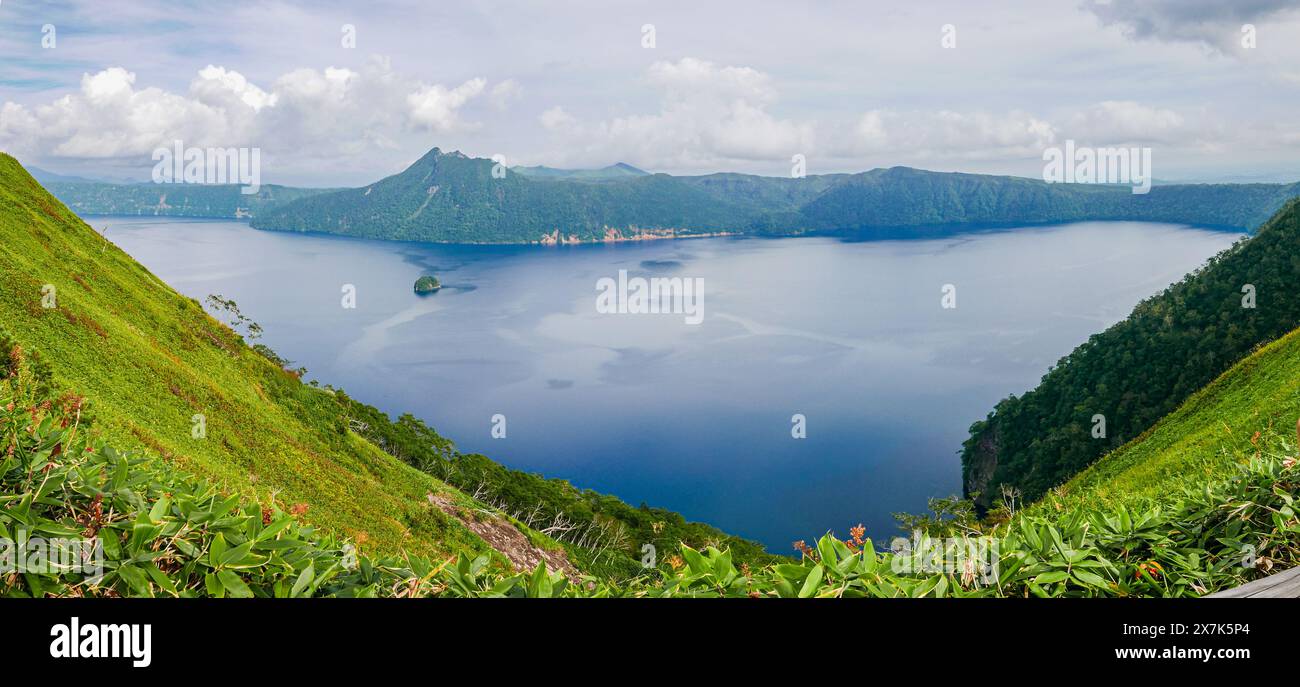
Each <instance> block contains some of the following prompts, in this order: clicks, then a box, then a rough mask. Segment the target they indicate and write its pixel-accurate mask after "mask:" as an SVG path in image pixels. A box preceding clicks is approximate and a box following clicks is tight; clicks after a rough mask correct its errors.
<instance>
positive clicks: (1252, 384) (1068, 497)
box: [1034, 330, 1300, 510]
mask: <svg viewBox="0 0 1300 687" xmlns="http://www.w3.org/2000/svg"><path fill="white" fill-rule="evenodd" d="M1297 417H1300V330H1296V331H1293V332H1291V333H1290V334H1287V335H1286V336H1284V337H1282V338H1281V339H1279V340H1277V341H1274V342H1273V343H1270V344H1268V345H1267V346H1265V347H1263V348H1261V349H1260V350H1258V351H1256V352H1255V353H1253V354H1251V355H1250V356H1248V357H1247V358H1246V359H1245V360H1242V361H1241V362H1239V363H1237V364H1236V365H1234V366H1232V368H1231V369H1229V370H1228V371H1227V372H1225V373H1223V375H1221V376H1220V377H1219V378H1218V379H1216V380H1214V382H1212V383H1211V384H1210V385H1209V386H1207V387H1205V388H1204V389H1201V390H1200V391H1197V392H1196V393H1194V394H1192V396H1191V398H1189V399H1187V401H1186V402H1185V403H1183V404H1182V406H1180V407H1179V408H1178V409H1177V410H1175V411H1174V412H1172V413H1170V414H1169V415H1167V416H1165V417H1164V418H1163V419H1161V420H1160V421H1159V422H1157V423H1156V425H1155V426H1154V427H1152V428H1151V429H1150V430H1149V431H1147V432H1145V433H1143V434H1142V435H1141V436H1140V437H1138V438H1137V439H1136V440H1134V441H1131V442H1129V443H1128V444H1125V445H1124V446H1122V447H1120V448H1119V449H1117V450H1115V451H1113V452H1111V453H1110V454H1109V455H1107V456H1105V457H1104V458H1102V459H1101V460H1099V461H1097V462H1096V463H1094V464H1093V465H1092V466H1091V467H1089V468H1088V469H1086V470H1084V471H1083V472H1081V473H1079V474H1078V475H1076V476H1075V477H1074V478H1073V479H1071V480H1070V481H1068V482H1066V483H1065V484H1064V485H1062V486H1061V487H1059V488H1057V489H1054V490H1052V491H1051V492H1050V493H1049V495H1048V497H1047V498H1045V499H1043V500H1042V501H1040V502H1039V503H1038V504H1036V505H1035V506H1034V508H1035V509H1037V510H1047V509H1049V508H1055V507H1057V506H1058V505H1065V506H1082V505H1085V504H1092V505H1093V506H1095V507H1105V508H1116V507H1121V506H1122V507H1127V508H1147V507H1150V506H1152V505H1156V504H1161V503H1165V502H1167V501H1168V500H1169V499H1170V498H1171V497H1172V496H1174V495H1177V494H1180V493H1182V492H1183V491H1184V490H1185V489H1195V488H1197V487H1198V485H1202V484H1205V483H1206V482H1213V481H1215V480H1217V479H1219V477H1220V476H1221V475H1225V474H1230V473H1232V472H1233V470H1235V469H1236V468H1237V466H1240V465H1244V464H1246V463H1248V462H1249V461H1251V460H1252V459H1256V458H1259V457H1260V456H1261V455H1264V454H1285V453H1286V452H1287V451H1288V448H1289V447H1288V445H1287V444H1286V442H1283V441H1281V440H1280V438H1281V436H1282V435H1284V434H1285V433H1286V432H1287V430H1288V428H1289V427H1290V426H1291V425H1292V424H1293V423H1294V422H1295V420H1296V418H1297Z"/></svg>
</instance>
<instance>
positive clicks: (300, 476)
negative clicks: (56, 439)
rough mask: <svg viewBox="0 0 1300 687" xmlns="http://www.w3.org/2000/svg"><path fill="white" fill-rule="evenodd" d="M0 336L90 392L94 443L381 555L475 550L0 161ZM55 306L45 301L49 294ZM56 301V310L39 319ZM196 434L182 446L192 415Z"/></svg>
mask: <svg viewBox="0 0 1300 687" xmlns="http://www.w3.org/2000/svg"><path fill="white" fill-rule="evenodd" d="M0 237H3V240H2V241H0V284H2V285H3V286H0V327H3V328H4V329H6V330H8V331H9V333H10V334H11V335H12V336H13V337H14V338H15V339H16V340H17V341H18V342H19V343H20V344H21V345H22V346H23V347H24V348H26V349H27V350H32V349H35V350H37V351H38V352H40V353H41V354H43V356H44V358H45V359H46V360H47V361H49V362H50V363H52V365H53V367H54V369H55V372H56V375H57V378H58V381H59V382H60V383H62V384H64V385H66V386H67V387H69V388H72V389H76V390H77V391H78V392H80V393H84V394H86V395H87V397H88V398H89V400H90V401H91V404H92V406H93V407H94V408H95V409H96V414H97V416H98V420H99V422H98V427H99V428H100V431H102V432H103V434H104V438H105V439H107V440H110V441H111V442H112V443H113V444H114V445H115V446H117V447H118V448H119V449H123V450H130V449H136V448H143V449H148V450H149V451H150V452H151V453H154V454H158V455H161V456H163V457H164V458H166V459H169V460H170V461H172V462H174V463H176V464H178V465H179V466H181V467H182V468H184V469H186V470H188V471H191V472H193V473H197V474H198V475H201V476H205V477H211V478H214V479H215V480H217V481H218V482H219V483H221V484H222V485H224V486H226V487H229V488H232V489H236V490H239V491H241V492H243V493H246V494H258V495H261V496H263V497H265V496H267V495H269V494H274V495H275V497H276V498H277V499H278V500H279V501H280V502H282V503H284V504H298V503H304V504H306V505H307V507H308V509H309V510H308V518H309V519H310V520H311V521H312V522H314V523H316V524H318V525H321V526H323V527H325V528H327V529H329V530H330V531H333V532H335V533H337V534H340V535H347V536H351V537H354V538H358V539H360V540H362V541H363V546H373V547H375V548H376V549H378V550H383V551H390V552H391V551H397V550H399V549H409V550H411V551H414V552H419V553H425V554H430V555H434V554H436V555H444V554H448V553H451V552H453V551H458V550H485V549H486V545H485V544H484V542H483V541H482V540H480V539H479V538H478V537H477V536H475V535H474V534H473V533H472V532H471V531H470V530H469V529H467V528H466V527H465V526H464V525H463V524H461V522H460V521H459V520H457V519H455V518H453V517H450V516H447V515H445V514H444V512H443V511H442V510H440V509H438V508H435V507H433V506H432V505H431V504H430V503H429V501H428V499H427V498H426V495H427V494H429V493H431V492H432V493H434V494H445V495H447V497H448V498H451V499H455V500H460V501H466V500H467V499H465V497H464V496H463V495H462V494H460V493H459V492H455V491H454V490H452V489H451V488H450V487H448V486H447V485H445V484H444V483H442V482H441V481H439V480H437V479H434V478H433V477H431V476H429V475H427V474H424V473H421V472H419V471H417V470H415V469H414V468H411V467H409V466H407V465H405V464H403V463H401V462H400V461H398V460H396V459H393V458H391V457H389V456H388V455H386V454H384V453H383V452H381V451H380V450H378V449H377V448H375V447H374V446H373V445H372V444H371V443H369V442H367V441H365V440H363V439H361V438H360V437H358V436H357V435H355V434H353V433H351V432H349V431H347V429H346V426H345V425H344V423H343V421H342V419H341V414H340V412H339V410H338V404H337V403H336V402H335V400H334V399H333V397H332V396H330V395H329V394H328V393H327V392H324V391H321V390H317V389H313V388H311V387H308V386H305V385H303V384H301V383H300V382H299V380H298V379H297V378H296V377H294V376H293V375H291V374H289V373H287V372H285V371H283V370H281V369H279V368H278V367H277V366H276V365H274V364H272V363H271V362H269V361H268V360H267V359H265V358H263V357H262V356H260V355H257V354H256V353H254V352H252V351H251V350H250V349H249V348H248V347H247V346H245V345H244V344H243V342H242V341H241V340H240V339H239V337H238V336H237V335H235V334H234V332H232V331H231V330H230V329H229V328H227V327H226V326H225V325H223V324H221V323H219V322H217V321H216V320H215V319H213V318H212V317H210V316H209V315H208V314H206V313H205V312H204V311H203V309H202V308H201V307H200V306H199V304H198V303H196V302H194V301H192V300H190V299H188V298H185V297H183V296H181V295H180V294H178V293H176V292H175V291H173V290H172V289H171V288H169V287H168V286H166V285H165V284H163V283H162V282H160V281H159V280H158V279H157V278H155V277H154V276H153V275H152V274H150V273H149V272H148V271H147V270H146V269H145V268H144V267H142V266H141V265H139V264H138V263H137V262H135V261H134V260H132V259H131V258H130V257H129V256H128V255H126V254H125V253H123V252H122V251H121V250H119V249H118V248H117V247H116V246H114V245H113V244H111V243H109V242H108V241H106V240H105V239H104V238H103V237H101V236H100V235H99V234H98V233H96V232H95V231H94V230H93V229H92V228H91V227H89V226H88V225H86V224H85V223H84V222H82V221H81V220H80V219H79V218H78V217H77V216H76V215H74V214H73V213H72V212H71V211H70V210H68V209H67V208H66V207H64V206H63V205H62V204H60V203H59V202H58V201H56V200H55V199H54V198H53V197H51V196H50V195H49V194H48V193H46V192H45V191H44V189H42V188H41V187H40V186H39V185H38V184H37V183H36V181H35V180H33V179H32V178H31V177H30V176H29V175H28V174H27V173H26V171H25V170H23V168H22V167H21V166H20V165H19V164H18V162H17V161H15V160H14V159H13V158H11V157H9V156H7V155H0ZM47 284H48V285H52V286H53V287H54V289H55V290H54V292H53V293H54V297H55V298H54V301H53V302H46V303H43V296H42V291H43V289H45V288H46V285H47ZM45 305H54V306H55V307H44V306H45ZM196 414H202V415H204V416H205V418H206V438H202V439H195V438H193V436H192V428H193V426H194V420H193V418H194V416H195V415H196Z"/></svg>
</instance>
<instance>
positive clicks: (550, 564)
mask: <svg viewBox="0 0 1300 687" xmlns="http://www.w3.org/2000/svg"><path fill="white" fill-rule="evenodd" d="M427 498H428V499H429V503H430V504H432V505H434V506H436V507H438V508H440V509H441V510H442V512H444V513H446V514H447V515H450V516H452V517H454V518H456V519H457V520H460V521H461V522H462V523H464V525H465V526H466V527H468V528H469V529H470V531H471V532H473V533H474V534H477V535H478V536H479V538H481V539H482V540H483V541H485V542H487V543H488V546H491V547H492V548H493V549H496V550H497V551H499V552H501V554H502V555H504V556H505V557H506V558H508V559H510V563H511V564H512V565H514V566H515V570H518V571H521V572H531V571H532V570H535V569H536V568H537V564H538V563H541V562H542V561H546V569H547V570H550V571H551V572H556V571H559V572H562V573H564V575H565V577H567V578H569V580H577V579H579V578H580V577H581V576H582V573H581V572H579V571H578V569H577V568H575V567H573V564H572V563H570V562H569V559H568V557H567V556H565V555H564V552H563V551H549V550H546V549H543V548H541V547H539V546H536V545H534V544H533V543H532V542H530V541H528V537H526V536H525V535H524V533H523V532H520V531H519V528H517V527H515V525H514V523H512V522H510V520H509V519H507V518H505V517H502V516H500V515H496V514H492V513H483V512H478V511H475V512H466V511H465V509H463V508H461V507H459V506H457V505H456V504H455V503H452V501H451V498H450V497H448V496H447V495H446V494H433V493H430V494H429V495H428V497H427Z"/></svg>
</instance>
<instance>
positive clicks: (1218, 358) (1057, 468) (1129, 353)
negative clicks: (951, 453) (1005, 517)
mask: <svg viewBox="0 0 1300 687" xmlns="http://www.w3.org/2000/svg"><path fill="white" fill-rule="evenodd" d="M1298 242H1300V201H1291V202H1290V203H1288V204H1287V205H1286V207H1284V208H1283V209H1282V210H1280V211H1279V212H1278V213H1277V214H1276V215H1275V216H1274V217H1273V218H1272V219H1270V220H1269V221H1268V222H1267V223H1266V224H1265V225H1264V226H1263V227H1262V228H1261V229H1260V231H1259V233H1258V235H1257V236H1255V237H1253V238H1250V239H1248V240H1245V241H1243V242H1240V243H1238V244H1237V245H1235V246H1234V247H1233V248H1231V249H1229V250H1227V251H1225V252H1224V253H1222V254H1220V255H1218V256H1216V257H1214V258H1212V259H1211V260H1210V261H1209V262H1208V263H1207V265H1206V266H1205V267H1204V268H1202V269H1201V270H1200V271H1198V272H1196V273H1193V274H1191V275H1188V276H1187V277H1186V278H1185V279H1183V280H1182V281H1181V282H1179V283H1177V284H1174V285H1173V286H1171V287H1169V288H1168V289H1166V290H1165V291H1163V292H1161V293H1159V294H1157V295H1155V296H1152V297H1151V298H1148V299H1146V300H1145V301H1143V302H1142V303H1140V304H1139V305H1138V306H1137V307H1136V308H1135V309H1134V310H1133V313H1132V314H1131V315H1129V317H1128V318H1127V319H1125V320H1124V321H1122V322H1120V323H1118V324H1116V325H1114V326H1112V327H1111V328H1109V329H1107V330H1106V331H1104V332H1101V333H1099V334H1096V335H1094V336H1092V337H1091V338H1089V339H1088V341H1087V342H1086V343H1084V344H1083V345H1081V346H1079V347H1078V348H1076V349H1075V350H1074V351H1073V352H1072V353H1070V354H1069V355H1068V356H1066V357H1064V358H1062V359H1061V360H1060V361H1059V362H1058V363H1057V364H1056V365H1055V366H1054V367H1053V368H1052V369H1051V370H1050V371H1049V372H1048V373H1047V374H1046V375H1045V376H1044V377H1043V379H1042V382H1041V383H1040V384H1039V386H1038V387H1037V388H1035V389H1034V390H1032V391H1030V392H1028V393H1026V394H1024V395H1022V396H1011V397H1009V398H1007V399H1005V400H1003V401H1001V402H1000V403H998V404H997V406H996V407H995V408H994V409H993V411H992V412H991V413H989V415H988V417H987V418H986V419H984V420H980V421H978V422H976V423H975V424H973V425H972V426H971V436H970V438H969V439H968V440H967V441H966V442H965V444H964V448H963V452H962V469H963V477H964V483H965V488H966V491H967V493H969V494H976V493H978V494H979V498H980V501H981V502H982V503H985V504H988V503H991V502H992V500H993V499H995V498H997V496H998V493H999V491H1000V489H1001V487H1002V486H1003V485H1007V486H1013V487H1016V488H1018V489H1019V490H1020V491H1021V493H1022V494H1023V496H1024V497H1025V498H1027V499H1034V498H1037V497H1039V496H1041V495H1042V494H1043V493H1044V492H1045V491H1046V490H1048V489H1050V488H1052V487H1054V486H1056V485H1058V484H1060V483H1062V482H1064V481H1065V480H1066V479H1068V478H1069V477H1070V476H1072V475H1074V474H1075V473H1077V472H1079V471H1080V470H1082V469H1083V468H1085V467H1087V466H1088V465H1089V464H1090V463H1092V462H1093V461H1094V460H1096V459H1097V458H1098V457H1099V456H1101V455H1102V454H1103V453H1106V452H1108V451H1111V450H1113V449H1115V448H1118V447H1119V446H1121V445H1123V444H1124V443H1126V442H1127V441H1129V440H1131V439H1133V438H1135V437H1137V436H1138V435H1139V434H1141V433H1142V432H1144V431H1146V430H1147V429H1148V428H1150V427H1151V426H1152V425H1154V424H1155V423H1156V421H1157V420H1159V419H1160V418H1161V417H1163V416H1164V415H1165V414H1167V413H1169V412H1170V411H1172V410H1173V409H1174V408H1176V407H1178V406H1179V405H1180V404H1181V403H1183V402H1184V401H1185V400H1186V399H1187V398H1189V397H1190V396H1191V395H1192V394H1193V392H1195V391H1196V390H1198V389H1200V388H1201V387H1203V386H1205V385H1206V384H1208V383H1209V382H1210V381H1211V380H1213V379H1214V378H1215V377H1217V376H1218V375H1219V374H1221V373H1222V372H1223V371H1224V370H1226V369H1228V367H1230V366H1231V365H1233V364H1234V363H1236V362H1237V361H1238V360H1241V359H1242V358H1244V357H1245V356H1246V355H1248V354H1249V353H1250V352H1251V351H1252V350H1254V349H1255V348H1256V347H1258V346H1261V345H1263V344H1266V343H1268V342H1270V341H1273V340H1274V339H1277V338H1278V337H1280V336H1282V335H1283V334H1285V333H1287V332H1289V331H1291V330H1292V329H1294V328H1295V327H1296V326H1298V325H1300V299H1297V298H1296V297H1295V291H1294V289H1295V285H1296V284H1297V283H1298V282H1300V253H1297V251H1296V246H1297V245H1300V243H1298ZM1098 415H1101V416H1104V418H1105V436H1104V437H1096V438H1094V427H1096V426H1097V423H1096V421H1095V419H1094V418H1095V416H1098Z"/></svg>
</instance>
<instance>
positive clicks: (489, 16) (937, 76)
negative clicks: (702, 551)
mask: <svg viewBox="0 0 1300 687" xmlns="http://www.w3.org/2000/svg"><path fill="white" fill-rule="evenodd" d="M1067 139H1068V140H1074V141H1076V143H1077V145H1080V146H1096V147H1101V146H1132V147H1149V148H1151V149H1152V160H1153V162H1152V164H1153V170H1152V173H1153V175H1154V176H1155V177H1156V178H1157V179H1160V180H1166V181H1295V180H1300V0H1109V1H1108V2H1107V1H1103V0H1059V1H1058V0H1035V1H1030V0H1020V1H1005V2H1004V1H998V0H989V1H986V2H971V1H970V0H958V1H954V2H924V1H916V0H906V1H904V0H898V1H897V2H864V1H862V0H857V1H852V2H839V1H836V0H824V1H819V2H803V3H791V2H768V1H767V0H745V1H736V2H733V1H732V0H707V1H701V0H693V1H690V2H675V1H672V0H655V1H653V2H642V1H639V0H627V1H614V0H592V1H587V0H573V1H568V2H566V1H563V0H551V1H550V2H544V3H543V2H522V1H520V0H515V1H507V0H498V1H475V0H462V1H459V2H431V1H429V0H424V1H423V2H420V1H414V2H406V1H401V2H379V1H376V2H331V1H329V0H314V1H311V2H288V1H278V2H231V3H224V2H223V3H215V2H184V1H172V2H131V1H129V0H114V1H113V2H111V3H106V2H102V1H100V2H89V1H87V2H82V1H72V0H66V1H65V0H53V1H44V0H0V150H4V151H5V152H8V153H10V154H12V155H15V156H16V157H18V159H19V160H20V161H22V162H23V163H24V164H27V165H30V166H37V167H40V168H43V169H46V170H49V171H54V172H58V173H62V174H73V175H81V176H90V177H96V178H109V179H130V180H137V181H147V180H148V179H149V177H150V172H151V170H152V168H153V166H154V162H153V158H152V153H153V151H154V150H156V149H157V148H159V147H168V148H170V147H172V146H173V145H174V142H175V141H178V140H179V141H182V142H183V143H184V145H185V146H195V147H249V148H257V149H259V150H260V154H261V163H262V180H263V182H264V183H281V184H291V185H303V186H349V185H351V186H356V185H363V184H366V183H368V182H371V181H374V180H376V179H378V178H381V177H384V176H387V175H390V174H394V173H397V172H399V171H401V169H403V168H404V167H405V166H406V165H408V164H410V163H411V162H413V161H414V160H416V159H418V158H419V157H420V156H421V155H423V154H424V153H425V152H426V151H428V150H429V149H430V148H432V147H435V146H437V147H439V148H442V149H443V150H460V151H462V152H464V153H465V154H467V155H471V156H475V157H492V156H501V159H503V160H504V161H505V162H506V164H508V165H511V166H513V165H535V164H545V165H549V166H555V167H571V168H588V167H601V166H604V165H608V164H613V163H616V162H625V163H628V164H631V165H634V166H637V167H640V168H642V169H646V170H649V171H653V172H667V173H672V174H705V173H710V172H716V171H738V172H748V173H756V174H771V175H789V174H790V170H791V168H792V158H793V157H794V156H796V155H802V156H804V158H803V159H804V160H805V161H806V163H805V164H806V169H807V173H809V174H819V173H829V172H858V171H863V170H867V169H872V168H875V167H890V166H894V165H908V166H913V167H920V168H925V169H933V170H940V171H965V172H980V173H993V174H1015V175H1020V176H1030V177H1039V176H1041V174H1042V170H1043V165H1044V163H1043V152H1044V150H1045V149H1046V148H1049V147H1052V146H1060V145H1062V144H1063V143H1064V141H1066V140H1067Z"/></svg>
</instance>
